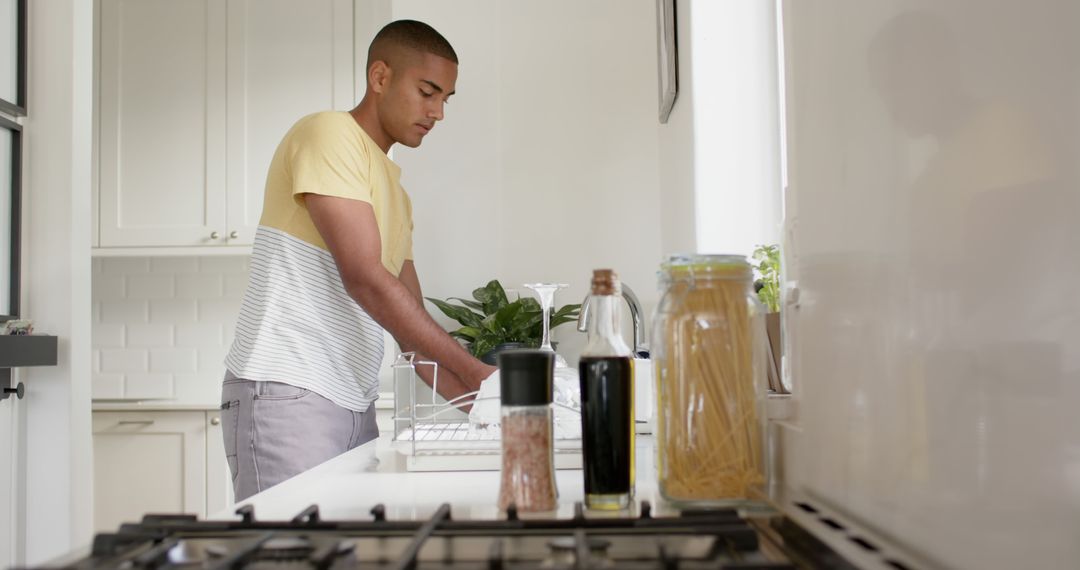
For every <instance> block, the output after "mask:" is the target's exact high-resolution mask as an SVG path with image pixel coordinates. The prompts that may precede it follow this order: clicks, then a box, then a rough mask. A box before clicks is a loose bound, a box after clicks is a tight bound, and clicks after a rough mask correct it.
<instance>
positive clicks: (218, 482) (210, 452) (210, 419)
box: [206, 411, 234, 517]
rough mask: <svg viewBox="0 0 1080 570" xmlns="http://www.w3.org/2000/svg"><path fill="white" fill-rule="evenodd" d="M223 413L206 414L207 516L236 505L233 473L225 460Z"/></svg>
mask: <svg viewBox="0 0 1080 570" xmlns="http://www.w3.org/2000/svg"><path fill="white" fill-rule="evenodd" d="M221 430H222V428H221V412H218V411H214V412H206V516H208V517H209V516H213V515H215V514H217V513H220V512H222V511H224V510H225V509H227V508H229V507H231V506H232V505H233V503H234V499H233V487H232V473H231V472H230V471H229V462H228V461H227V460H226V459H225V440H224V439H223V435H222V433H221Z"/></svg>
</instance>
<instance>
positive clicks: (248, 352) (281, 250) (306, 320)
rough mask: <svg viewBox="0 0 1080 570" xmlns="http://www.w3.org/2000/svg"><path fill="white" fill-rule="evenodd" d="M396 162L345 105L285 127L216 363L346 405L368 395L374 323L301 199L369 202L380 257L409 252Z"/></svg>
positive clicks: (376, 357) (395, 268)
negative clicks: (244, 283)
mask: <svg viewBox="0 0 1080 570" xmlns="http://www.w3.org/2000/svg"><path fill="white" fill-rule="evenodd" d="M399 177H400V169H399V168H398V167H397V165H396V164H394V163H393V162H392V161H390V159H389V158H388V157H387V156H386V154H385V153H383V152H382V150H381V149H379V148H378V146H377V145H375V143H374V141H372V140H371V138H370V137H368V136H367V134H366V133H364V131H363V129H361V128H360V126H359V125H358V124H357V123H356V122H355V121H354V120H353V118H352V117H351V116H350V115H349V114H348V113H336V112H327V113H317V114H315V115H309V116H308V117H304V118H303V119H301V120H300V121H298V122H297V124H296V125H294V126H293V128H292V129H291V130H290V131H289V133H288V134H286V135H285V138H284V139H283V140H282V142H281V144H280V145H279V146H278V149H277V151H276V152H275V153H274V158H273V160H272V161H271V163H270V171H269V173H268V175H267V182H266V195H265V199H264V203H263V213H262V218H261V219H260V222H259V228H258V230H257V231H256V233H255V244H254V248H253V250H252V257H251V271H250V276H249V281H248V287H247V290H246V292H245V293H244V300H243V303H242V304H241V307H240V315H239V318H238V319H237V325H236V336H235V338H234V339H233V344H232V347H231V349H230V350H229V354H228V356H226V358H225V366H226V367H227V368H228V369H229V371H230V372H232V373H233V374H234V375H236V376H237V377H239V378H245V379H248V380H255V381H276V382H283V383H286V384H290V385H293V386H297V387H299V388H305V389H308V390H311V391H312V392H315V393H316V394H319V395H321V396H323V397H325V398H327V399H328V400H330V401H331V402H334V403H335V404H337V405H339V406H342V407H344V408H347V409H350V410H354V411H360V412H362V411H366V410H367V409H368V408H369V407H370V405H371V403H372V402H374V401H375V399H376V398H377V397H378V389H379V382H378V375H379V366H380V364H381V362H382V357H383V348H384V347H383V329H382V327H381V326H380V325H379V324H378V323H377V322H375V320H374V319H372V318H371V317H370V316H369V315H368V314H367V313H366V312H365V311H364V310H363V308H361V307H360V305H358V304H357V303H356V301H354V300H353V299H352V298H351V297H350V296H349V294H348V293H347V292H346V290H345V286H344V284H343V283H342V281H341V277H340V275H339V273H338V269H337V265H336V264H335V263H334V258H333V256H332V255H331V254H330V251H329V250H328V249H327V246H326V243H325V242H324V241H323V240H322V237H321V236H320V235H319V233H318V230H317V229H316V228H315V225H314V223H313V222H312V220H311V216H310V215H309V214H308V212H307V208H306V207H305V203H304V199H303V195H304V194H309V193H314V194H323V195H328V196H336V197H342V198H348V199H354V200H361V201H364V202H367V203H369V204H371V206H372V209H373V210H374V212H375V218H376V222H377V223H378V225H379V234H380V237H381V240H382V244H383V252H382V253H383V255H382V261H383V266H384V267H386V269H387V270H388V271H390V272H391V273H393V274H394V275H397V274H398V273H400V271H401V266H402V265H403V264H404V262H405V261H406V260H408V259H411V258H412V209H411V204H410V203H409V199H408V195H407V194H406V193H405V191H404V189H403V188H401V185H400V183H399V181H398V180H399Z"/></svg>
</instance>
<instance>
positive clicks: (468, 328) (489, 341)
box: [425, 279, 581, 365]
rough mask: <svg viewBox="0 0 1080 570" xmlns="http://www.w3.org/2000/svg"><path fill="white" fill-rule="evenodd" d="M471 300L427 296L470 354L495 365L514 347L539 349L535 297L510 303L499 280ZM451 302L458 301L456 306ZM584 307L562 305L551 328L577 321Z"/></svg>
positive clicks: (540, 313)
mask: <svg viewBox="0 0 1080 570" xmlns="http://www.w3.org/2000/svg"><path fill="white" fill-rule="evenodd" d="M472 297H473V298H472V300H469V299H462V298H460V297H450V298H448V299H446V300H445V301H443V300H440V299H433V298H431V297H425V299H427V300H428V301H430V302H431V303H432V304H433V305H435V306H436V307H438V308H439V310H440V311H442V312H443V314H444V315H446V316H447V317H450V318H451V319H454V320H455V321H457V322H458V323H459V324H461V327H460V328H458V329H457V330H454V331H450V336H452V337H454V338H456V339H459V340H461V341H464V342H465V348H466V349H468V351H469V353H470V354H472V355H473V356H475V357H477V358H479V359H480V360H482V361H484V362H486V363H488V364H492V365H494V364H495V355H496V354H497V353H498V352H499V351H502V350H508V349H511V348H537V347H539V346H540V342H541V337H542V335H543V318H544V317H543V311H542V310H541V308H540V303H539V302H538V301H537V300H536V299H533V298H532V297H524V298H521V299H518V300H516V301H510V300H509V299H508V298H507V296H506V290H505V289H503V286H502V284H501V283H499V281H498V280H497V279H493V280H491V281H489V282H488V284H487V285H484V286H483V287H479V288H477V289H474V290H473V292H472ZM451 301H456V303H453V302H451ZM580 310H581V305H563V306H562V307H560V308H559V309H558V310H554V311H552V313H551V317H550V319H549V326H550V327H551V329H552V330H554V329H555V327H557V326H559V325H562V324H565V323H569V322H571V321H576V320H577V317H578V313H579V312H580Z"/></svg>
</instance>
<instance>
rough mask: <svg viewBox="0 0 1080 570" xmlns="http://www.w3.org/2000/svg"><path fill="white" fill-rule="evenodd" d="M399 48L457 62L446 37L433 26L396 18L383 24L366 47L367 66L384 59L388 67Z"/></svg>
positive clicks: (391, 65) (392, 63)
mask: <svg viewBox="0 0 1080 570" xmlns="http://www.w3.org/2000/svg"><path fill="white" fill-rule="evenodd" d="M400 48H407V49H412V50H416V51H419V52H421V53H430V54H432V55H437V56H439V57H441V58H444V59H448V60H450V61H452V62H454V63H457V62H458V58H457V53H456V52H454V48H453V47H452V46H451V45H450V42H448V41H446V38H444V37H443V36H442V34H440V33H439V32H437V31H435V28H432V27H431V26H429V25H427V24H425V23H423V22H418V21H416V20H396V21H394V22H390V23H389V24H387V25H385V26H383V29H381V30H379V33H377V34H375V39H373V40H371V46H370V47H369V48H368V60H367V66H368V67H371V64H372V63H375V62H376V61H378V60H382V61H385V62H386V63H387V64H388V65H390V67H393V66H394V64H395V63H396V62H395V61H392V60H394V59H395V55H396V53H395V52H397V51H398V50H399V49H400Z"/></svg>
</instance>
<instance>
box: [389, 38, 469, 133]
mask: <svg viewBox="0 0 1080 570" xmlns="http://www.w3.org/2000/svg"><path fill="white" fill-rule="evenodd" d="M457 74H458V66H457V64H456V63H454V62H452V61H450V60H448V59H445V58H442V57H439V56H437V55H433V54H430V53H417V54H414V55H413V56H412V57H409V58H408V59H407V60H406V63H405V64H404V65H399V66H398V69H391V71H390V81H389V85H388V86H387V87H386V90H385V91H384V92H383V94H382V97H381V101H380V102H379V119H380V122H381V123H382V126H383V129H384V130H385V131H386V133H387V134H388V135H389V136H390V138H391V139H392V140H393V141H394V142H398V143H401V144H403V145H405V146H407V147H412V148H416V147H418V146H420V142H421V141H423V140H424V135H426V134H428V132H430V131H431V129H433V128H434V127H435V122H436V121H441V120H442V118H443V108H444V107H445V106H446V101H447V99H449V98H450V96H451V95H453V94H454V89H455V85H456V83H457Z"/></svg>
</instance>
